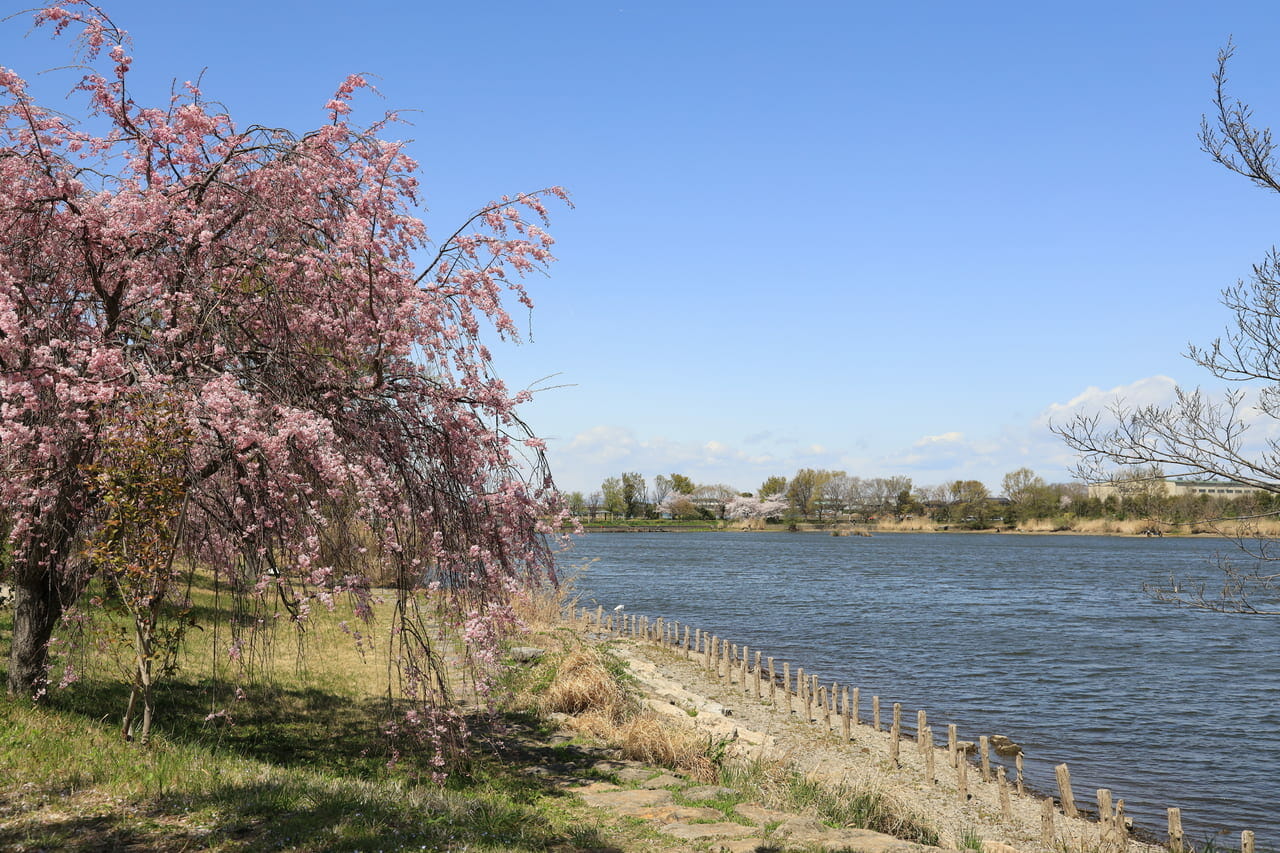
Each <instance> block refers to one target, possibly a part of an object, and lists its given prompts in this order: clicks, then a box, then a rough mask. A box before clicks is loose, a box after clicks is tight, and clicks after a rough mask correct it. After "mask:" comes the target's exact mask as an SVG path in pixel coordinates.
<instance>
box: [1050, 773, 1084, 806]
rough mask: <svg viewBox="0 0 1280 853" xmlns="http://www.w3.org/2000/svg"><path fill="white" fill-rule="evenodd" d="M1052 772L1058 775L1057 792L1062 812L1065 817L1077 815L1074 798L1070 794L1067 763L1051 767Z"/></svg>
mask: <svg viewBox="0 0 1280 853" xmlns="http://www.w3.org/2000/svg"><path fill="white" fill-rule="evenodd" d="M1053 772H1054V775H1056V776H1057V777H1058V794H1059V796H1060V797H1061V799H1062V813H1063V814H1065V815H1066V816H1067V817H1079V816H1080V812H1078V811H1077V810H1076V798H1075V797H1074V796H1072V794H1071V771H1070V770H1068V769H1067V765H1065V764H1059V765H1058V766H1057V767H1055V768H1053Z"/></svg>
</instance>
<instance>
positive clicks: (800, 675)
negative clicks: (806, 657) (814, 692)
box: [796, 666, 807, 719]
mask: <svg viewBox="0 0 1280 853" xmlns="http://www.w3.org/2000/svg"><path fill="white" fill-rule="evenodd" d="M804 685H805V681H804V667H802V666H798V667H796V704H797V705H799V706H800V707H801V708H803V707H804V690H805V688H804ZM806 719H807V718H806Z"/></svg>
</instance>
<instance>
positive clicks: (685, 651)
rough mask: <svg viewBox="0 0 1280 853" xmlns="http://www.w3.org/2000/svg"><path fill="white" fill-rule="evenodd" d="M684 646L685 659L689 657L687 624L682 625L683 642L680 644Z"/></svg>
mask: <svg viewBox="0 0 1280 853" xmlns="http://www.w3.org/2000/svg"><path fill="white" fill-rule="evenodd" d="M680 645H681V646H682V647H683V648H684V656H685V659H688V657H689V626H688V625H685V626H684V642H682V643H681V644H680Z"/></svg>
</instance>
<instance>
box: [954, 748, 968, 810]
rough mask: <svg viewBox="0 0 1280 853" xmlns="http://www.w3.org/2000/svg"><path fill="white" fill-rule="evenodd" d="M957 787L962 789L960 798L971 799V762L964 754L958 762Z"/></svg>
mask: <svg viewBox="0 0 1280 853" xmlns="http://www.w3.org/2000/svg"><path fill="white" fill-rule="evenodd" d="M956 788H957V789H959V791H960V799H962V800H968V799H969V762H968V761H967V760H966V759H965V757H964V756H963V755H961V756H960V760H959V761H957V762H956Z"/></svg>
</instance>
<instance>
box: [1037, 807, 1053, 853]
mask: <svg viewBox="0 0 1280 853" xmlns="http://www.w3.org/2000/svg"><path fill="white" fill-rule="evenodd" d="M1040 843H1041V844H1043V845H1044V846H1045V847H1052V846H1053V798H1052V797H1045V799H1044V800H1043V801H1042V802H1041V803H1040Z"/></svg>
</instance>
